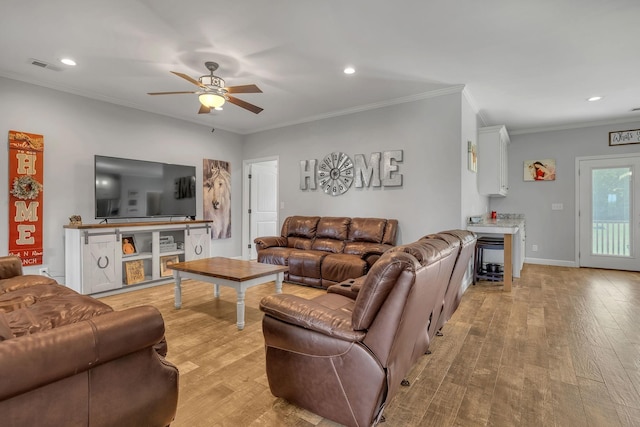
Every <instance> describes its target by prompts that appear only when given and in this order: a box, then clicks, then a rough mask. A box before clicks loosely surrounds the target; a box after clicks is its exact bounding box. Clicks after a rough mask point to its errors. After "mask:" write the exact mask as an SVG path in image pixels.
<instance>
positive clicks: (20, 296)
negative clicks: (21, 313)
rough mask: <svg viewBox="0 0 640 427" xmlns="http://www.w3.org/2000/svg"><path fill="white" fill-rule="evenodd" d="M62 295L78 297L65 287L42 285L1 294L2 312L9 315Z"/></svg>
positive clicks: (0, 306) (0, 308)
mask: <svg viewBox="0 0 640 427" xmlns="http://www.w3.org/2000/svg"><path fill="white" fill-rule="evenodd" d="M60 295H76V292H75V291H73V290H72V289H69V288H67V287H65V286H60V285H55V284H54V285H51V284H40V285H33V286H29V287H26V288H20V289H16V290H15V291H13V292H7V293H5V294H0V312H4V313H8V312H11V311H14V310H18V309H20V308H25V307H29V306H32V305H33V304H36V303H37V302H39V301H43V300H46V299H49V298H53V297H55V296H60Z"/></svg>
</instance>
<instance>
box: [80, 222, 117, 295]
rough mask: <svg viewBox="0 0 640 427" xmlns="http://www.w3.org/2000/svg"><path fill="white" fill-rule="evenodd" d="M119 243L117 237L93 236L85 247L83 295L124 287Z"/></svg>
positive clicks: (113, 235)
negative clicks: (84, 284)
mask: <svg viewBox="0 0 640 427" xmlns="http://www.w3.org/2000/svg"><path fill="white" fill-rule="evenodd" d="M119 255H120V246H119V242H117V241H116V235H115V234H110V235H100V236H91V237H90V238H89V242H88V243H87V244H85V245H83V256H82V271H83V278H82V283H86V284H87V286H86V289H85V287H84V286H83V293H87V294H94V293H98V292H104V291H109V290H113V289H118V288H121V287H122V274H121V273H122V269H121V268H120V266H121V257H120V256H119Z"/></svg>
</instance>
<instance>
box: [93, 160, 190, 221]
mask: <svg viewBox="0 0 640 427" xmlns="http://www.w3.org/2000/svg"><path fill="white" fill-rule="evenodd" d="M94 170H95V209H96V219H113V218H152V217H171V216H180V217H192V218H195V216H196V168H195V166H183V165H172V164H167V163H158V162H148V161H144V160H133V159H121V158H118V157H107V156H95V168H94Z"/></svg>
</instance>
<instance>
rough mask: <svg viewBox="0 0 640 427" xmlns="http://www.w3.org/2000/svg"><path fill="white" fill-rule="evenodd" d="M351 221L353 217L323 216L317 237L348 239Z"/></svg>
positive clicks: (319, 223)
mask: <svg viewBox="0 0 640 427" xmlns="http://www.w3.org/2000/svg"><path fill="white" fill-rule="evenodd" d="M350 223H351V218H347V217H329V216H327V217H322V218H320V221H318V228H317V230H316V238H327V239H335V240H347V238H348V237H349V224H350Z"/></svg>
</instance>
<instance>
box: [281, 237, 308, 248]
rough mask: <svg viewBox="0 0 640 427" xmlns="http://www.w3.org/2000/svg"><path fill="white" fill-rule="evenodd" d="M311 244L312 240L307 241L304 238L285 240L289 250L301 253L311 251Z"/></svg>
mask: <svg viewBox="0 0 640 427" xmlns="http://www.w3.org/2000/svg"><path fill="white" fill-rule="evenodd" d="M312 243H313V240H311V239H307V238H306V237H289V238H288V239H287V246H288V247H289V248H293V249H299V250H303V251H306V250H309V249H311V244H312Z"/></svg>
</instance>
